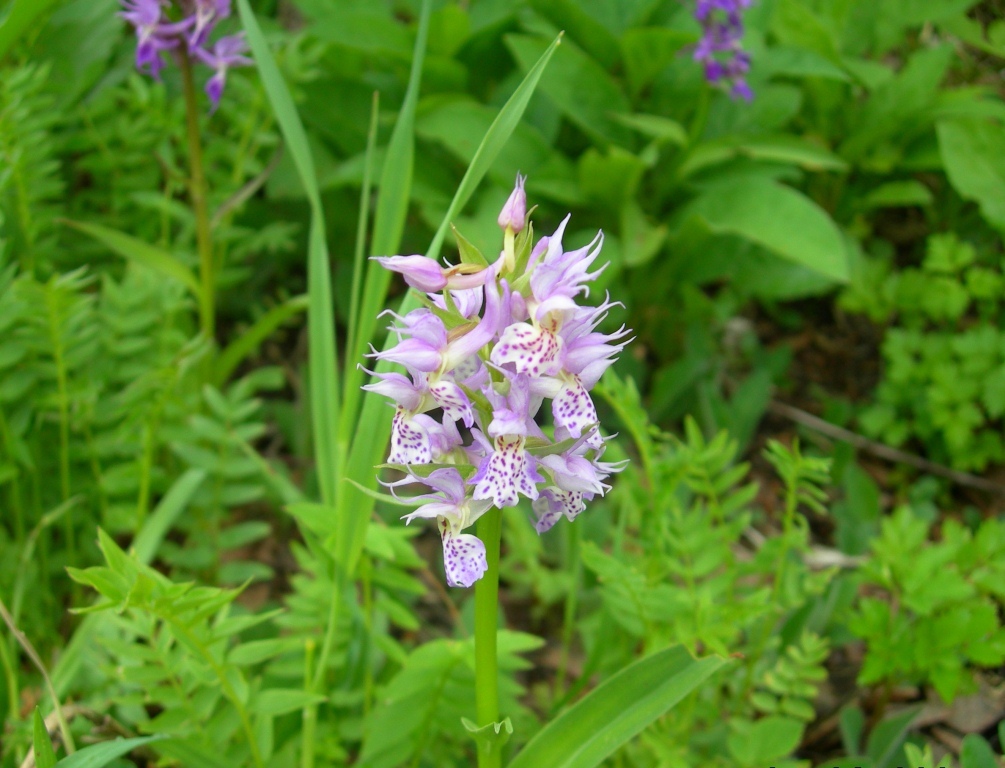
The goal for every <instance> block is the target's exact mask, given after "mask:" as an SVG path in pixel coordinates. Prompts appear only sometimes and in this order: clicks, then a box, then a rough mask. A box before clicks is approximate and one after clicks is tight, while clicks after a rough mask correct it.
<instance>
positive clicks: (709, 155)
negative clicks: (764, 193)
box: [677, 136, 848, 179]
mask: <svg viewBox="0 0 1005 768" xmlns="http://www.w3.org/2000/svg"><path fill="white" fill-rule="evenodd" d="M737 157H749V158H752V159H754V160H764V161H767V162H772V163H792V164H793V165H799V166H801V167H803V168H806V169H807V170H811V171H843V170H846V169H847V168H848V164H847V163H846V162H845V161H844V160H842V159H841V158H840V157H838V156H837V155H835V154H834V153H833V152H831V151H829V150H827V149H825V148H823V147H821V146H818V145H816V144H811V143H809V142H807V141H803V140H802V139H798V138H796V137H794V136H765V137H762V138H753V137H751V138H742V139H736V138H731V139H723V140H721V141H710V142H703V143H701V144H699V145H697V146H695V147H694V148H693V149H692V150H691V151H690V152H689V153H688V156H687V159H686V160H685V161H684V162H683V163H682V164H681V167H680V169H679V170H678V171H677V174H678V176H680V178H682V179H683V178H687V177H688V176H692V175H693V174H695V173H697V172H699V171H702V170H704V169H706V168H709V167H711V166H714V165H719V164H720V163H724V162H727V161H729V160H733V159H734V158H737Z"/></svg>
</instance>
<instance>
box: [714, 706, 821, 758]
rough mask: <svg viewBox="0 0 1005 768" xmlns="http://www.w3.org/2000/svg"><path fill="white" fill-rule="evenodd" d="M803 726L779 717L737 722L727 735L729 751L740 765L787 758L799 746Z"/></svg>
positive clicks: (772, 716)
mask: <svg viewBox="0 0 1005 768" xmlns="http://www.w3.org/2000/svg"><path fill="white" fill-rule="evenodd" d="M804 726H805V724H804V723H802V722H800V721H799V720H793V719H792V718H790V717H781V716H779V715H771V716H769V717H764V718H761V719H760V720H757V721H755V722H753V723H751V722H750V721H749V720H748V721H744V720H737V721H735V722H734V730H733V731H732V732H731V733H730V734H729V739H728V744H729V751H730V753H731V754H732V755H733V757H735V758H736V759H737V761H739V763H740V764H741V765H749V766H761V765H768V764H769V763H772V762H774V761H776V760H778V759H779V758H781V757H787V756H788V755H789V754H791V753H792V751H793V750H794V749H795V748H796V747H797V746H799V739H800V738H801V737H802V734H803V728H804Z"/></svg>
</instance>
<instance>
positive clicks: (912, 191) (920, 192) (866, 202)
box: [861, 179, 932, 208]
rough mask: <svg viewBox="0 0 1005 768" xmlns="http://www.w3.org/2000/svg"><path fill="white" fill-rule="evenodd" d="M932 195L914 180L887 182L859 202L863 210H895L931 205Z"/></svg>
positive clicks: (926, 188)
mask: <svg viewBox="0 0 1005 768" xmlns="http://www.w3.org/2000/svg"><path fill="white" fill-rule="evenodd" d="M931 204H932V193H931V191H930V190H929V189H928V187H926V186H925V185H924V184H922V183H921V182H920V181H916V180H915V179H907V180H905V181H888V182H886V183H885V184H880V185H879V186H878V187H876V188H875V189H873V190H872V191H871V192H869V194H867V195H866V196H865V197H864V198H863V199H862V202H861V205H862V207H863V208H897V207H900V206H907V205H920V206H925V205H931Z"/></svg>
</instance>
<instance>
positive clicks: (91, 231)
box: [63, 219, 201, 296]
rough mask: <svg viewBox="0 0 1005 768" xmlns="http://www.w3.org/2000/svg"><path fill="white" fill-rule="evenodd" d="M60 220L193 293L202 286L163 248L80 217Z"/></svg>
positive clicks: (198, 290)
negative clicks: (86, 222) (177, 282)
mask: <svg viewBox="0 0 1005 768" xmlns="http://www.w3.org/2000/svg"><path fill="white" fill-rule="evenodd" d="M63 223H64V224H66V225H68V226H70V227H73V228H74V229H76V230H79V231H81V232H83V233H84V234H85V235H88V236H89V237H93V238H94V239H95V240H98V241H99V242H102V243H104V244H105V245H107V246H108V247H109V248H111V249H112V250H113V251H115V252H116V253H117V254H119V256H122V257H123V258H125V259H129V260H130V261H135V262H136V263H137V264H143V265H144V266H147V267H150V268H151V269H154V270H156V271H158V272H160V273H161V274H162V275H164V276H165V277H170V278H171V279H172V280H177V281H179V282H180V283H181V284H182V285H184V286H185V287H186V288H188V289H189V290H190V291H191V292H192V295H193V296H198V295H199V292H200V290H201V289H200V287H199V281H198V280H196V278H195V275H193V274H192V271H191V270H190V269H189V268H188V267H186V266H185V265H184V264H182V263H181V262H180V261H178V259H176V258H175V257H174V256H172V255H171V254H170V253H168V252H167V251H165V250H164V249H162V248H158V247H157V246H155V245H150V244H149V243H145V242H143V241H142V240H140V239H138V238H135V237H133V236H132V235H127V234H125V233H123V232H118V231H117V230H114V229H110V228H108V227H103V226H101V225H100V224H85V223H84V222H81V221H69V220H65V219H64V220H63Z"/></svg>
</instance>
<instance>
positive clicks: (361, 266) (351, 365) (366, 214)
mask: <svg viewBox="0 0 1005 768" xmlns="http://www.w3.org/2000/svg"><path fill="white" fill-rule="evenodd" d="M379 112H380V91H374V92H373V105H372V106H371V107H370V129H369V131H367V134H366V154H365V155H364V160H363V187H362V188H361V189H360V192H359V218H358V220H357V222H356V252H355V253H354V254H353V263H352V288H351V289H350V291H349V331H348V333H346V338H347V339H349V343H348V344H347V346H348V347H349V348H350V349H351V348H352V339H353V338H354V337H355V336H356V325H357V323H358V319H359V302H360V286H361V285H362V283H363V271H364V270H365V269H366V260H365V258H364V257H365V256H366V231H367V224H368V223H369V218H370V191H371V188H372V186H373V157H374V154H375V152H376V150H377V118H378V116H379ZM356 363H357V361H356V360H353V358H352V356H351V355H346V358H345V369H346V370H345V375H344V379H345V380H346V381H349V380H350V379H351V378H352V373H351V371H352V370H355V369H356ZM346 394H347V393H343V395H342V396H343V401H344V400H345V399H346ZM346 406H347V404H346V403H345V402H343V404H342V413H343V414H346V413H352V410H350V409H349V408H347V407H346ZM346 419H347V417H345V416H343V421H346ZM349 420H350V421H351V417H350V418H349ZM340 426H342V425H340Z"/></svg>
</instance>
